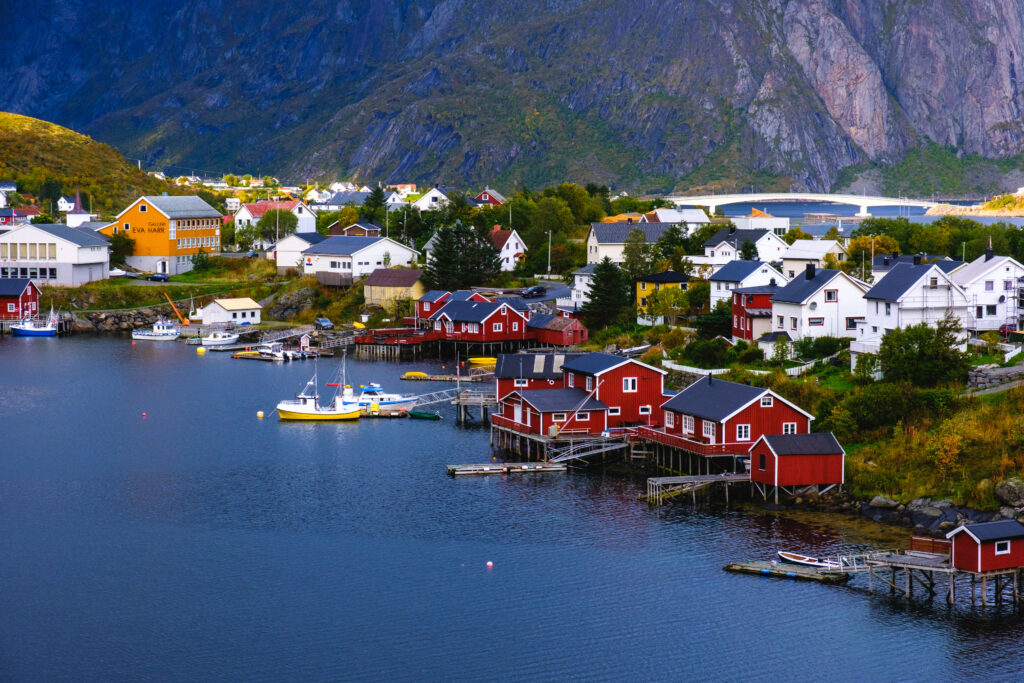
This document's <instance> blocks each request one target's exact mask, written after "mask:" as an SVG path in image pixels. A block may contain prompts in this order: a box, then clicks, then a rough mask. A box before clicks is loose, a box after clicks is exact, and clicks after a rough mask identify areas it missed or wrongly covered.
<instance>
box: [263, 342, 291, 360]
mask: <svg viewBox="0 0 1024 683" xmlns="http://www.w3.org/2000/svg"><path fill="white" fill-rule="evenodd" d="M256 353H257V354H258V355H260V356H263V357H264V358H273V359H274V360H292V359H293V358H295V356H296V354H295V352H294V351H286V350H285V348H284V344H282V343H281V342H270V343H269V344H260V345H259V346H257V347H256Z"/></svg>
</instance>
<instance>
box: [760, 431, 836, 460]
mask: <svg viewBox="0 0 1024 683" xmlns="http://www.w3.org/2000/svg"><path fill="white" fill-rule="evenodd" d="M764 440H765V441H767V442H768V445H769V446H771V448H772V450H773V451H774V452H775V454H776V455H840V454H842V452H843V448H842V446H840V445H839V442H838V441H836V437H835V436H833V435H832V432H828V433H826V434H785V435H783V434H772V435H770V436H767V435H766V436H765V437H764Z"/></svg>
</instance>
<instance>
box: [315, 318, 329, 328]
mask: <svg viewBox="0 0 1024 683" xmlns="http://www.w3.org/2000/svg"><path fill="white" fill-rule="evenodd" d="M313 328H314V329H317V330H333V329H334V323H332V322H331V321H330V320H329V319H328V318H317V319H316V320H314V321H313Z"/></svg>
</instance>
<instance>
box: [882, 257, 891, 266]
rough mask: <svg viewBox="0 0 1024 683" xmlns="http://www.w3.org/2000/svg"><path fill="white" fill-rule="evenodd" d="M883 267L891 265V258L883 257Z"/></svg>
mask: <svg viewBox="0 0 1024 683" xmlns="http://www.w3.org/2000/svg"><path fill="white" fill-rule="evenodd" d="M882 265H883V266H887V265H889V257H888V256H883V257H882Z"/></svg>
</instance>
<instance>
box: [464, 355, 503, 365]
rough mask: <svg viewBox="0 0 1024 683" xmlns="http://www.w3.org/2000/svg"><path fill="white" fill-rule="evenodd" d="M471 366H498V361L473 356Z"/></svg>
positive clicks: (470, 360) (470, 361) (490, 357)
mask: <svg viewBox="0 0 1024 683" xmlns="http://www.w3.org/2000/svg"><path fill="white" fill-rule="evenodd" d="M469 364H470V365H497V364H498V359H497V358H495V357H493V356H473V357H471V358H470V359H469Z"/></svg>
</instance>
